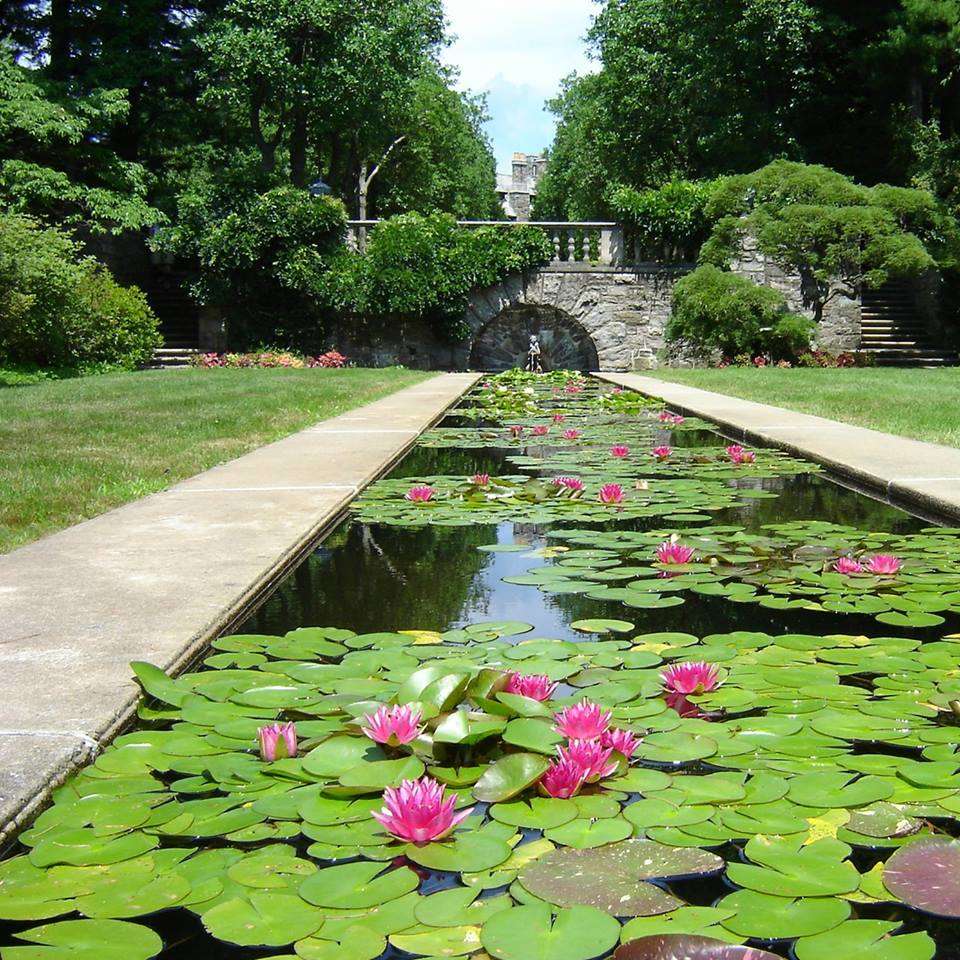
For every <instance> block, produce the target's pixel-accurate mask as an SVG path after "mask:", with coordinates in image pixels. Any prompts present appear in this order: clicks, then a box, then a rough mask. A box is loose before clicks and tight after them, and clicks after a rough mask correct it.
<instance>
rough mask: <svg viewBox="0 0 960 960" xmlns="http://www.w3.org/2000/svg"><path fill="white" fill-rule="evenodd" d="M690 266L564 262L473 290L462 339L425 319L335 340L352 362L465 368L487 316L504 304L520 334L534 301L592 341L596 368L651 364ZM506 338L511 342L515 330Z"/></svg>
mask: <svg viewBox="0 0 960 960" xmlns="http://www.w3.org/2000/svg"><path fill="white" fill-rule="evenodd" d="M690 269H691V268H690V267H664V266H659V265H654V264H651V265H643V266H638V267H635V268H630V269H614V268H587V269H583V268H579V267H574V266H568V267H566V268H545V269H543V270H538V271H531V272H530V273H527V274H525V275H522V276H520V275H518V276H514V277H511V278H510V279H508V280H506V281H505V282H503V283H502V284H499V285H498V286H496V287H493V288H491V289H489V290H483V291H478V292H477V293H475V294H474V295H473V297H472V298H471V301H470V306H469V309H468V311H467V314H466V317H465V319H466V321H467V323H468V324H469V326H470V329H471V331H472V333H471V336H470V338H469V339H467V340H464V341H463V342H461V343H458V344H454V345H452V346H451V345H446V344H442V343H439V342H438V341H437V339H436V338H435V337H434V336H433V335H432V334H431V333H430V331H429V329H428V328H427V327H426V326H425V325H424V324H422V323H413V322H398V323H396V324H393V325H390V326H389V328H388V329H387V330H385V331H383V332H382V333H378V334H376V335H375V336H371V337H369V338H368V339H367V340H366V341H364V340H361V339H358V338H356V337H351V336H348V335H343V336H341V337H339V338H338V340H337V343H336V347H337V349H338V350H340V351H341V352H342V353H345V354H346V355H347V356H349V357H350V358H351V359H352V360H354V361H355V362H358V363H364V364H371V365H375V366H386V365H389V364H394V363H402V364H404V365H405V366H409V367H415V368H420V369H441V370H465V369H468V367H469V365H470V360H471V355H472V353H473V350H474V345H475V343H476V340H477V338H478V337H479V336H481V334H482V332H483V331H484V330H486V328H487V327H488V325H489V324H491V322H492V321H494V320H495V319H496V318H498V317H500V316H501V315H502V314H504V313H505V312H507V313H509V314H510V316H511V317H514V316H515V317H516V323H517V324H519V325H523V326H524V329H523V330H518V331H516V334H517V336H519V335H520V334H523V336H524V337H525V336H526V333H527V325H528V324H529V322H530V318H531V316H534V315H535V314H531V312H530V311H528V310H519V309H517V308H519V307H535V306H540V307H545V308H550V310H551V311H554V312H555V313H554V315H555V316H556V315H559V316H560V317H562V318H565V319H569V321H572V322H573V323H574V324H575V325H577V326H579V327H580V328H582V330H583V331H584V332H585V333H586V335H587V336H588V337H589V339H590V340H591V341H592V343H593V346H594V347H595V348H596V353H597V357H598V361H599V369H600V370H607V371H629V370H638V369H649V368H651V367H654V366H656V365H657V354H658V352H659V351H660V350H661V348H662V347H663V344H664V339H663V332H664V328H665V327H666V324H667V321H668V320H669V318H670V310H671V305H672V302H673V285H674V284H675V283H676V281H677V279H679V277H681V276H683V275H684V274H685V273H687V272H689V270H690ZM531 332H535V331H531ZM511 340H512V341H515V342H516V337H513V336H511ZM581 352H582V351H581ZM519 361H520V358H519V357H518V362H519Z"/></svg>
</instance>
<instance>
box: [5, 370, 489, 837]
mask: <svg viewBox="0 0 960 960" xmlns="http://www.w3.org/2000/svg"><path fill="white" fill-rule="evenodd" d="M476 380H477V377H475V376H473V375H470V374H460V375H455V376H439V377H434V378H431V379H429V380H426V381H424V382H423V383H420V384H417V385H416V386H413V387H409V388H407V389H406V390H401V391H399V392H398V393H395V394H393V395H391V396H389V397H385V398H383V399H381V400H378V401H376V402H375V403H371V404H369V405H367V406H365V407H360V408H358V409H356V410H352V411H350V412H349V413H345V414H343V415H341V416H339V417H335V418H333V419H331V420H326V421H323V422H321V423H318V424H317V425H316V426H313V427H310V428H309V429H307V430H303V431H301V432H300V433H296V434H294V435H293V436H290V437H287V438H286V439H284V440H280V441H278V442H276V443H272V444H269V445H268V446H265V447H261V448H260V449H259V450H255V451H253V452H252V453H249V454H247V455H246V456H244V457H241V458H239V459H238V460H234V461H231V462H230V463H226V464H223V465H222V466H219V467H216V468H214V469H213V470H208V471H207V472H206V473H202V474H200V475H198V476H196V477H193V478H192V479H190V480H186V481H184V482H183V483H179V484H177V485H176V486H175V487H172V488H171V489H170V490H167V491H166V492H164V493H159V494H155V495H154V496H150V497H146V498H145V499H143V500H139V501H137V502H136V503H132V504H128V505H127V506H125V507H121V508H120V509H118V510H113V511H111V512H109V513H106V514H103V515H102V516H100V517H96V518H95V519H93V520H88V521H87V522H86V523H81V524H78V525H77V526H75V527H71V528H70V529H68V530H64V531H62V532H60V533H56V534H53V535H52V536H49V537H45V538H44V539H42V540H39V541H37V542H36V543H33V544H30V545H29V546H26V547H22V548H21V549H19V550H16V551H14V552H13V553H10V554H8V555H6V556H3V557H0V622H2V623H3V632H2V635H0V669H2V671H3V694H4V695H3V699H2V702H0V843H2V842H3V841H5V840H9V839H10V838H12V837H13V836H14V835H15V834H16V833H17V831H18V830H19V829H20V828H21V826H22V825H23V824H24V823H25V822H26V821H27V820H29V819H30V817H31V816H32V815H33V814H35V813H36V812H37V811H38V810H39V808H40V807H41V806H42V804H43V803H44V802H45V801H46V799H47V798H48V797H49V794H50V791H51V790H52V788H53V787H55V786H57V785H58V784H59V783H60V782H62V781H63V780H64V779H65V778H66V777H67V776H68V775H69V774H70V773H71V772H73V771H74V770H75V769H76V768H77V767H78V766H79V765H80V764H82V763H84V762H85V761H87V760H89V759H90V758H92V757H93V756H95V755H96V753H97V752H98V751H99V749H100V748H101V746H102V745H104V744H105V743H106V742H108V741H109V740H110V739H112V738H113V737H114V736H115V735H116V734H117V733H118V732H119V731H120V730H121V729H122V728H123V726H124V725H125V724H126V722H127V721H128V720H129V719H130V717H131V715H132V712H133V710H134V707H135V704H136V700H137V696H138V688H137V686H136V685H135V684H134V682H133V681H132V678H131V671H130V668H129V666H128V664H129V663H130V661H132V660H147V661H150V662H151V663H154V664H156V665H157V666H158V667H161V668H163V669H164V670H167V671H168V672H170V673H175V672H177V671H178V670H180V669H182V668H183V667H185V666H186V665H187V664H188V663H189V662H190V661H191V660H192V659H193V658H194V657H195V656H197V655H198V654H200V653H202V652H204V651H205V650H206V647H207V644H208V643H209V641H210V640H211V639H213V638H214V637H216V636H217V635H218V634H220V633H221V632H223V631H224V630H225V629H227V628H228V627H229V626H230V625H231V624H232V623H234V622H236V621H237V620H238V619H239V618H241V617H242V616H243V614H244V613H245V612H246V611H247V610H248V609H249V608H250V606H251V604H253V603H255V602H256V601H257V600H258V599H260V598H262V597H263V596H265V595H266V594H267V593H268V592H269V591H270V589H271V588H272V586H273V585H275V584H276V583H277V581H278V580H279V579H280V578H281V577H283V576H284V575H285V574H286V572H287V571H288V570H289V569H290V568H291V567H292V565H294V564H295V563H296V562H298V561H299V559H300V558H301V557H302V556H303V555H304V553H305V552H306V551H307V550H308V549H310V547H311V546H312V545H313V544H314V543H315V541H316V538H317V536H318V535H319V534H320V533H321V532H322V531H323V530H324V529H325V528H326V527H327V526H329V525H330V524H331V523H332V522H334V521H335V520H336V519H337V518H338V517H339V516H340V515H341V514H342V512H343V510H344V508H345V507H346V506H347V504H348V503H349V502H350V500H351V499H352V498H353V497H354V496H355V495H356V494H357V493H358V492H359V490H361V489H362V488H363V487H364V486H366V485H367V484H368V483H370V482H371V481H372V480H374V479H375V478H376V477H378V476H379V475H380V474H381V473H383V472H384V471H385V470H386V469H388V468H389V467H390V466H391V465H392V464H393V463H395V462H396V461H397V460H398V459H399V458H400V457H401V456H402V455H403V454H404V453H405V452H406V451H407V450H408V449H409V448H410V446H411V445H412V444H413V442H414V441H415V440H416V438H417V437H418V436H419V434H420V433H421V432H422V431H423V430H424V429H426V428H427V427H429V426H431V425H432V424H433V423H434V422H436V421H437V420H438V419H439V418H440V417H441V416H442V414H443V413H444V411H446V410H447V408H448V407H449V406H450V405H451V404H453V403H454V402H455V401H456V400H457V399H458V398H459V397H460V396H461V395H462V394H464V393H465V392H466V391H467V390H468V389H469V388H470V387H472V386H473V384H474V383H475V382H476Z"/></svg>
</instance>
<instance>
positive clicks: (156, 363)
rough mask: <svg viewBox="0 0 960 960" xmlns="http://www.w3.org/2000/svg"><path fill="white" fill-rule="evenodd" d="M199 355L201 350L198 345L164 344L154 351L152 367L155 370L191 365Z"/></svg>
mask: <svg viewBox="0 0 960 960" xmlns="http://www.w3.org/2000/svg"><path fill="white" fill-rule="evenodd" d="M199 355H200V351H199V350H198V349H197V348H196V347H171V346H168V345H167V344H164V345H163V346H162V347H160V349H159V350H154V351H153V361H152V362H151V364H150V367H151V369H153V370H159V369H163V370H169V369H174V368H177V367H189V366H190V364H191V362H192V361H193V358H194V357H196V356H199Z"/></svg>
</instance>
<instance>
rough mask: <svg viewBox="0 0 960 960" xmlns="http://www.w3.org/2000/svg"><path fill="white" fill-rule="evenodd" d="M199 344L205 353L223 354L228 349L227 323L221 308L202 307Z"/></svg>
mask: <svg viewBox="0 0 960 960" xmlns="http://www.w3.org/2000/svg"><path fill="white" fill-rule="evenodd" d="M197 343H198V346H199V347H200V349H201V350H202V351H203V352H204V353H223V352H224V350H226V349H227V321H226V317H224V315H223V310H222V309H221V308H220V307H201V308H200V318H199V321H198V332H197Z"/></svg>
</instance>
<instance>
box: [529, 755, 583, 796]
mask: <svg viewBox="0 0 960 960" xmlns="http://www.w3.org/2000/svg"><path fill="white" fill-rule="evenodd" d="M586 779H587V771H586V770H584V769H583V767H581V766H580V765H579V764H578V763H573V762H572V761H570V760H554V761H553V763H551V764H550V766H549V767H547V771H546V773H544V775H543V776H542V777H541V778H540V792H541V793H543V794H546V795H547V796H548V797H556V798H557V799H558V800H569V799H570V798H571V797H575V796H576V795H577V794H578V793H579V792H580V788H581V787H582V786H583V785H584V783H585V782H586Z"/></svg>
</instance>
